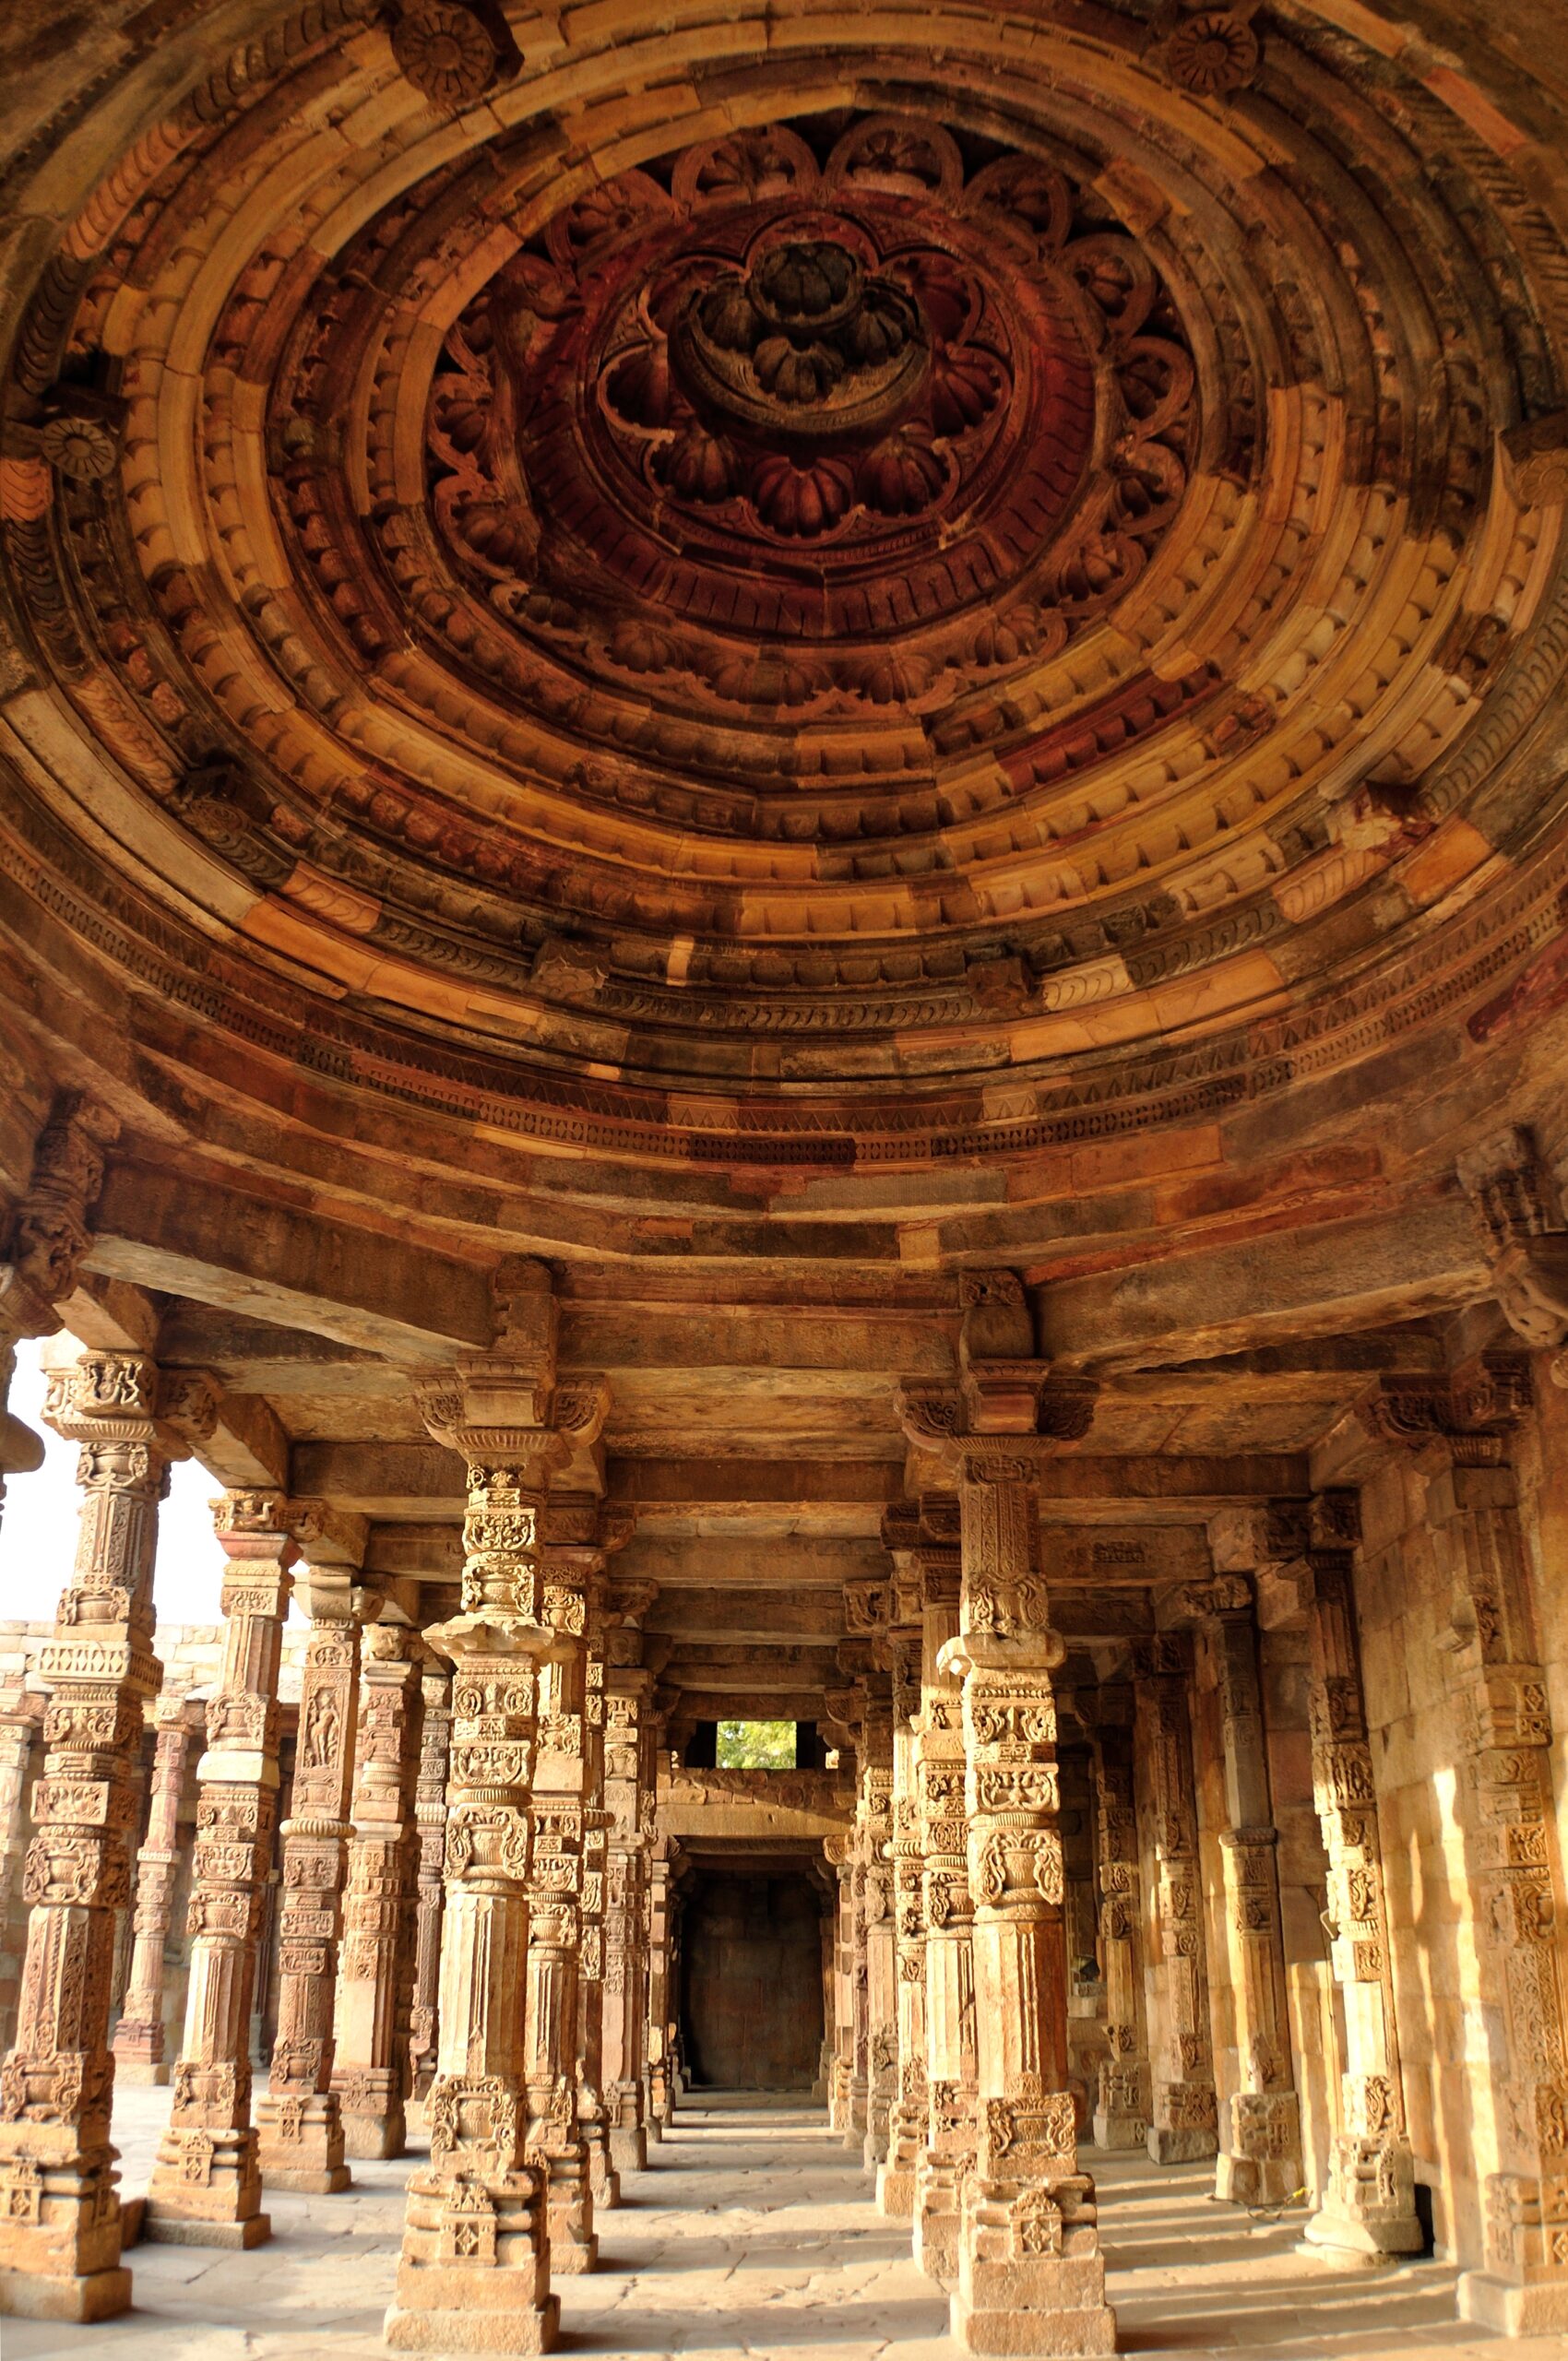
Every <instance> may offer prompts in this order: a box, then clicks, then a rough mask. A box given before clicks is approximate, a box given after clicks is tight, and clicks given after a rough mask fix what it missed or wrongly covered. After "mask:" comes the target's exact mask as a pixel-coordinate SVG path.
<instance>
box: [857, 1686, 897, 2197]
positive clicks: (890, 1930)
mask: <svg viewBox="0 0 1568 2361" xmlns="http://www.w3.org/2000/svg"><path fill="white" fill-rule="evenodd" d="M871 1682H872V1685H871V1689H870V1693H868V1695H867V1698H866V1703H865V1718H864V1722H863V1724H862V1741H861V1860H862V1864H863V1879H864V1882H863V1885H862V1888H861V1893H862V1903H861V1913H862V1923H863V1925H864V1928H865V1957H866V2128H865V2139H864V2142H863V2145H862V2148H861V2156H862V2159H863V2161H864V2164H865V2166H866V2169H867V2171H868V2172H870V2171H873V2170H874V2169H875V2167H876V2166H877V2165H880V2164H881V2163H882V2162H883V2161H884V2159H885V2156H886V2154H887V2140H888V2130H889V2126H890V2122H891V2118H892V2113H893V2102H894V2099H895V2098H896V2097H897V2089H898V1969H897V1940H896V1936H897V1930H896V1924H895V1920H894V1915H893V1861H892V1849H893V1707H892V1700H891V1696H890V1694H889V1691H888V1684H887V1680H886V1678H885V1676H879V1675H873V1676H872V1677H871Z"/></svg>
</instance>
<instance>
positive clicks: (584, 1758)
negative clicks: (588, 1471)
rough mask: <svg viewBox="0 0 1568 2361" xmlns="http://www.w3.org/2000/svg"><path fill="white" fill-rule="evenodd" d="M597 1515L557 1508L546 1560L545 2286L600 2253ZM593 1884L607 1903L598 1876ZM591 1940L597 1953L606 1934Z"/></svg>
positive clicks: (537, 2027) (539, 1798)
mask: <svg viewBox="0 0 1568 2361" xmlns="http://www.w3.org/2000/svg"><path fill="white" fill-rule="evenodd" d="M597 1515H598V1503H597V1502H596V1501H592V1500H586V1501H581V1500H579V1501H564V1500H560V1501H552V1502H551V1504H550V1506H549V1508H548V1510H547V1511H546V1518H547V1524H546V1532H547V1535H548V1536H549V1537H548V1540H547V1544H546V1548H545V1552H544V1558H543V1579H544V1589H543V1601H544V1619H545V1621H546V1622H547V1623H548V1625H549V1626H550V1629H551V1631H552V1633H553V1635H554V1645H553V1650H552V1662H551V1663H550V1665H549V1667H548V1668H547V1669H546V1671H545V1673H544V1675H543V1676H542V1680H541V1689H540V1733H539V1756H538V1762H537V1767H536V1770H535V1774H534V1853H533V1883H532V1892H531V1895H530V1902H529V1961H528V1999H527V2035H526V2052H525V2054H526V2058H527V2079H528V2094H529V2150H530V2152H531V2153H534V2154H536V2155H537V2156H538V2158H539V2161H540V2164H541V2165H543V2167H544V2173H545V2181H546V2196H547V2204H548V2225H547V2228H548V2236H549V2241H550V2269H551V2272H552V2276H555V2275H563V2274H569V2275H573V2276H576V2275H577V2274H580V2273H581V2272H587V2271H591V2270H592V2269H593V2267H594V2264H595V2262H596V2261H597V2260H598V2255H599V2241H598V2238H597V2237H596V2236H595V2233H594V2226H593V2188H592V2181H591V2173H590V2164H589V2155H588V2142H587V2141H586V2140H585V2138H584V2136H583V2127H582V2122H581V2119H580V2117H579V2112H578V2094H579V2088H580V2085H579V2079H578V2052H579V2030H580V2023H581V2018H582V2014H583V2010H584V2003H585V1994H584V1984H585V1980H586V1976H585V1972H584V1958H583V1954H584V1947H585V1942H586V1940H587V1939H588V1933H589V1931H590V1929H589V1928H588V1927H587V1926H586V1925H585V1917H586V1913H585V1903H586V1901H587V1900H588V1892H587V1880H588V1818H589V1815H590V1813H595V1812H597V1811H599V1810H600V1803H599V1799H598V1798H599V1792H600V1786H601V1776H600V1770H599V1763H600V1741H601V1735H602V1732H601V1729H600V1730H596V1731H594V1732H593V1733H592V1734H591V1735H590V1731H589V1726H588V1708H589V1689H588V1669H589V1666H588V1658H589V1644H588V1642H589V1625H590V1621H591V1620H592V1619H593V1615H594V1606H593V1602H592V1600H591V1598H590V1593H591V1591H592V1589H593V1587H594V1585H595V1584H596V1583H597V1582H598V1579H599V1576H598V1572H597V1567H598V1564H599V1563H600V1557H599V1554H598V1553H597V1552H596V1551H595V1549H594V1548H593V1539H592V1536H593V1531H594V1525H595V1522H596V1518H597ZM600 1880H601V1884H600V1892H601V1893H602V1869H601V1870H600ZM591 1931H592V1932H594V1933H595V1934H596V1935H597V1936H598V1938H599V1941H600V1944H601V1943H602V1929H601V1928H594V1929H592V1930H591ZM600 1964H602V1954H601V1955H600ZM594 2096H595V2100H596V2101H597V2099H598V2096H599V2094H598V2092H597V2090H596V2091H595V2094H594Z"/></svg>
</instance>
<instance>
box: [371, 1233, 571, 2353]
mask: <svg viewBox="0 0 1568 2361" xmlns="http://www.w3.org/2000/svg"><path fill="white" fill-rule="evenodd" d="M522 1308H523V1311H526V1313H527V1315H528V1318H527V1322H526V1323H524V1322H523V1321H522V1319H521V1316H520V1314H519V1313H518V1312H517V1308H516V1306H514V1307H512V1309H511V1310H510V1311H509V1312H508V1333H509V1334H510V1333H511V1323H512V1322H513V1321H514V1320H517V1322H518V1324H519V1327H520V1329H521V1331H522V1334H521V1336H520V1339H519V1342H518V1345H517V1357H516V1358H513V1357H512V1353H511V1349H510V1347H509V1348H508V1352H507V1354H506V1355H505V1356H504V1355H502V1354H499V1353H498V1354H497V1355H496V1356H495V1357H494V1358H492V1359H490V1360H478V1359H476V1360H474V1361H473V1362H470V1363H466V1364H464V1366H463V1368H462V1369H461V1370H460V1371H459V1372H458V1377H457V1382H454V1383H453V1384H451V1385H444V1386H440V1387H433V1388H430V1389H427V1391H426V1393H425V1394H424V1395H423V1396H422V1408H423V1411H424V1416H425V1421H426V1424H427V1425H428V1426H429V1428H430V1430H431V1431H432V1433H433V1434H434V1436H435V1437H436V1439H437V1441H438V1442H444V1443H445V1444H446V1446H447V1447H448V1449H451V1450H455V1451H457V1452H459V1453H461V1454H462V1456H463V1458H464V1459H465V1460H466V1462H467V1464H468V1513H467V1516H466V1519H465V1522H464V1527H463V1547H464V1552H465V1557H464V1566H463V1585H462V1605H461V1611H460V1612H459V1613H458V1614H457V1616H455V1617H454V1618H453V1619H452V1620H451V1621H450V1622H448V1623H445V1624H440V1625H436V1626H434V1628H433V1629H432V1630H431V1631H427V1632H426V1634H425V1638H426V1641H427V1643H429V1645H430V1646H431V1647H433V1648H434V1649H435V1650H436V1651H437V1652H438V1653H439V1654H440V1655H443V1656H445V1658H447V1659H448V1660H449V1661H450V1662H451V1664H452V1666H453V1667H454V1678H453V1684H452V1746H451V1757H450V1765H449V1772H448V1788H447V1794H448V1807H449V1809H448V1821H447V1831H446V1903H445V1913H444V1916H443V1921H442V1936H441V1985H440V1997H439V2001H438V2010H439V2032H438V2036H437V2044H436V2070H435V2075H434V2081H433V2082H432V2084H431V2089H430V2096H429V2098H428V2100H427V2102H426V2107H425V2120H426V2123H427V2126H428V2128H429V2133H430V2162H429V2164H428V2165H427V2166H425V2167H423V2168H422V2169H420V2170H417V2171H415V2172H414V2173H413V2174H412V2175H411V2176H410V2180H409V2196H408V2213H407V2218H406V2225H405V2228H404V2233H403V2250H402V2254H401V2257H400V2260H399V2261H398V2279H397V2290H396V2295H395V2298H394V2301H393V2304H392V2306H391V2308H390V2309H389V2310H388V2312H387V2315H386V2341H387V2343H389V2344H390V2345H391V2346H392V2347H393V2348H394V2350H396V2351H403V2352H406V2351H421V2352H443V2351H450V2350H451V2349H453V2348H454V2347H456V2348H458V2349H461V2350H462V2351H465V2352H475V2351H483V2352H487V2353H514V2354H532V2353H539V2352H542V2351H547V2350H548V2349H549V2347H550V2346H551V2344H552V2343H553V2341H554V2334H555V2323H556V2319H557V2316H558V2311H559V2307H558V2304H557V2301H556V2299H555V2298H554V2297H553V2296H552V2295H551V2294H550V2292H549V2284H550V2280H549V2248H548V2245H547V2240H546V2232H545V2189H544V2181H543V2177H542V2175H541V2173H540V2171H539V2170H538V2168H537V2167H536V2166H535V2165H532V2164H531V2163H529V2162H526V2161H525V2147H526V2144H527V2142H528V2139H529V2091H528V2067H529V2054H528V2045H527V2040H526V2026H527V1995H528V1991H529V1892H530V1880H531V1876H532V1871H533V1861H532V1849H533V1831H532V1817H531V1813H530V1799H531V1792H532V1787H533V1779H534V1767H535V1760H536V1752H537V1743H538V1721H539V1711H540V1675H539V1667H540V1664H541V1663H542V1662H544V1661H547V1660H548V1659H549V1658H550V1657H551V1656H552V1655H553V1654H554V1653H555V1652H556V1647H557V1634H556V1633H555V1632H553V1631H551V1629H550V1628H549V1626H548V1624H547V1623H546V1620H545V1614H544V1596H543V1590H544V1584H543V1579H542V1575H541V1572H540V1546H541V1540H542V1536H541V1532H540V1519H541V1514H542V1510H543V1504H544V1495H545V1492H546V1489H548V1485H549V1482H550V1477H551V1475H552V1472H553V1471H554V1470H556V1469H558V1468H559V1467H560V1465H562V1464H563V1461H564V1459H565V1457H566V1456H567V1455H568V1453H569V1451H570V1448H571V1444H570V1442H569V1440H567V1439H566V1438H565V1436H564V1435H563V1433H562V1432H561V1431H560V1429H561V1428H562V1427H567V1428H572V1427H576V1428H579V1429H586V1428H587V1427H588V1419H587V1418H576V1417H575V1416H574V1415H573V1412H571V1411H568V1410H566V1408H565V1406H564V1404H563V1402H562V1394H563V1392H564V1389H560V1388H552V1387H551V1386H549V1385H548V1384H545V1383H543V1382H541V1379H540V1356H543V1357H545V1358H551V1357H552V1353H553V1341H552V1340H553V1311H552V1305H551V1303H550V1299H549V1297H548V1292H547V1288H546V1287H544V1285H543V1284H542V1283H541V1278H540V1275H539V1274H538V1273H537V1270H536V1272H535V1274H534V1277H533V1279H532V1282H531V1284H530V1287H529V1291H528V1293H527V1295H526V1296H525V1297H524V1298H523V1299H522ZM525 1343H526V1344H527V1346H528V1352H527V1353H526V1354H525V1353H524V1352H523V1350H522V1346H523V1344H525ZM541 1409H543V1410H544V1411H546V1412H547V1413H548V1412H551V1411H552V1410H553V1413H554V1417H555V1421H556V1423H555V1425H554V1426H546V1425H543V1424H540V1423H538V1421H539V1417H540V1410H541ZM574 1409H575V1406H574ZM601 1415H602V1412H601V1411H600V1416H601ZM594 1431H597V1426H595V1428H594ZM591 1439H592V1435H591V1433H590V1434H589V1436H588V1440H590V1441H591Z"/></svg>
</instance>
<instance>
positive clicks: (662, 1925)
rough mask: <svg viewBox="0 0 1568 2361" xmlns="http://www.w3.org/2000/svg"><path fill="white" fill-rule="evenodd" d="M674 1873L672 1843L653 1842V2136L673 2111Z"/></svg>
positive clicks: (650, 2083)
mask: <svg viewBox="0 0 1568 2361" xmlns="http://www.w3.org/2000/svg"><path fill="white" fill-rule="evenodd" d="M673 1871H674V1863H673V1860H672V1858H671V1840H670V1839H669V1838H664V1839H662V1840H655V1842H654V1844H653V1846H652V1850H651V1851H650V1853H649V1855H648V1865H647V1878H648V1888H647V2077H648V2095H647V2105H648V2130H650V2131H653V2132H656V2133H657V2132H661V2131H662V2130H663V2128H664V2126H665V2125H666V2124H667V2123H668V2122H669V2121H670V2118H671V2116H672V2114H673V2113H674V2110H675V2092H674V2086H673V2082H672V2069H673V2063H674V2061H673V2059H672V2058H671V2050H670V2025H671V2011H670V1999H671V1994H670V1943H671V1903H672V1897H671V1891H670V1889H671V1878H672V1876H673Z"/></svg>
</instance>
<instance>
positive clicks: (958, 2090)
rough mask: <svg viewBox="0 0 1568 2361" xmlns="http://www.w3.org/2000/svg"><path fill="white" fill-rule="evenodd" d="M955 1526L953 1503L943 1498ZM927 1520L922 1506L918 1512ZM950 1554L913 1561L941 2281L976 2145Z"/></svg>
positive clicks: (928, 2264)
mask: <svg viewBox="0 0 1568 2361" xmlns="http://www.w3.org/2000/svg"><path fill="white" fill-rule="evenodd" d="M951 1507H952V1511H953V1523H954V1530H955V1532H956V1515H957V1502H956V1501H953V1502H952V1503H951ZM922 1513H923V1515H924V1521H925V1522H926V1523H927V1525H930V1523H931V1513H930V1512H929V1511H928V1510H923V1504H922ZM958 1585H959V1555H958V1550H957V1548H956V1547H944V1546H942V1545H940V1544H936V1545H932V1546H928V1547H927V1548H926V1549H925V1550H924V1551H923V1552H922V1559H921V1599H922V1614H921V1623H922V1632H921V1720H920V1730H919V1734H918V1736H917V1738H916V1741H915V1754H916V1764H915V1768H916V1780H917V1796H918V1801H919V1809H920V1836H921V1904H922V1908H923V1913H924V1917H925V1928H926V1939H925V2023H926V2108H927V2112H926V2137H925V2147H924V2150H923V2152H922V2153H921V2158H920V2161H919V2163H918V2165H917V2166H916V2170H915V2260H916V2261H917V2262H918V2263H919V2264H920V2266H921V2270H922V2271H924V2272H928V2273H929V2275H930V2276H931V2277H932V2279H935V2280H937V2281H939V2282H940V2284H942V2285H943V2286H944V2287H947V2288H952V2287H954V2286H955V2285H956V2284H957V2277H958V2233H959V2222H960V2211H961V2199H962V2193H963V2182H964V2177H965V2174H966V2173H967V2172H968V2169H969V2168H970V2167H971V2166H972V2165H973V2163H974V2159H975V2155H976V2153H977V2140H978V2133H977V2131H976V2128H975V2127H976V2119H977V2108H978V2105H979V2101H978V2096H977V2093H978V2082H977V2073H978V2066H977V2058H976V2047H975V1976H974V1953H973V1947H972V1942H971V1929H972V1926H973V1919H974V1905H973V1903H972V1901H971V1899H970V1895H969V1873H968V1827H967V1823H966V1819H965V1804H964V1726H963V1691H962V1685H961V1683H960V1681H959V1680H958V1679H957V1678H956V1675H955V1674H954V1673H952V1672H951V1671H948V1670H945V1669H944V1667H943V1665H942V1651H943V1649H944V1647H945V1646H946V1644H947V1643H948V1642H949V1641H950V1640H952V1639H954V1638H956V1635H957V1631H958V1595H959V1592H958Z"/></svg>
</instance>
